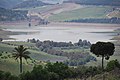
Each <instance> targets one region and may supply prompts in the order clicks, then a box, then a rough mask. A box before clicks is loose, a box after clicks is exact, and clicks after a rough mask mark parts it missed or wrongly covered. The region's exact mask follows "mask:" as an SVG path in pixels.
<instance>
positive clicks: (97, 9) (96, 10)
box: [49, 6, 112, 21]
mask: <svg viewBox="0 0 120 80" xmlns="http://www.w3.org/2000/svg"><path fill="white" fill-rule="evenodd" d="M110 10H112V7H108V6H90V7H84V8H81V9H77V10H73V11H68V12H62V13H59V14H56V15H53V16H51V17H49V20H51V21H66V20H73V19H80V18H81V19H83V18H106V15H107V13H108V12H109V11H110Z"/></svg>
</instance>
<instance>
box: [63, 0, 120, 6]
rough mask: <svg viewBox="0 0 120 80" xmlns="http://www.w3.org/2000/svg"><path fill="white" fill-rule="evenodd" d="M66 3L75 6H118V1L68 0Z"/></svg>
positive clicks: (119, 4)
mask: <svg viewBox="0 0 120 80" xmlns="http://www.w3.org/2000/svg"><path fill="white" fill-rule="evenodd" d="M66 2H73V3H77V4H84V5H110V6H120V0H68V1H64V3H66Z"/></svg>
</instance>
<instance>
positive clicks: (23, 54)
mask: <svg viewBox="0 0 120 80" xmlns="http://www.w3.org/2000/svg"><path fill="white" fill-rule="evenodd" d="M29 54H30V52H28V51H27V48H25V47H24V46H23V45H20V46H18V47H15V51H14V53H13V57H15V58H16V59H19V60H20V73H22V64H23V61H22V58H25V60H27V59H30V56H29Z"/></svg>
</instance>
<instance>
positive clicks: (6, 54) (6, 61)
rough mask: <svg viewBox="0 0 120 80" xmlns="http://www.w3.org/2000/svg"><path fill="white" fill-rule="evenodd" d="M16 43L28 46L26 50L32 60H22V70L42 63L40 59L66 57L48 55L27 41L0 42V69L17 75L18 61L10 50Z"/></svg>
mask: <svg viewBox="0 0 120 80" xmlns="http://www.w3.org/2000/svg"><path fill="white" fill-rule="evenodd" d="M18 45H24V46H25V47H27V48H29V49H28V51H29V52H30V53H31V54H30V57H31V58H32V60H28V63H27V62H26V61H25V60H24V61H23V66H24V67H23V70H24V71H28V70H29V71H30V70H32V68H33V67H34V65H35V64H43V63H44V62H43V63H42V62H40V61H51V62H56V61H63V60H66V59H67V58H66V57H59V56H55V55H50V54H47V53H45V52H40V51H39V50H38V49H37V48H36V47H35V44H34V43H27V42H5V43H0V70H2V71H9V72H11V73H12V74H15V75H18V74H19V62H18V61H17V60H15V59H14V58H12V52H13V50H14V47H17V46H18Z"/></svg>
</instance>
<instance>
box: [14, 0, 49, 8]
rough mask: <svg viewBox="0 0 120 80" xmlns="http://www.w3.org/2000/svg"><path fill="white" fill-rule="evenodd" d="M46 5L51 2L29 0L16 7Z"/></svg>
mask: <svg viewBox="0 0 120 80" xmlns="http://www.w3.org/2000/svg"><path fill="white" fill-rule="evenodd" d="M44 5H49V3H44V2H42V1H39V0H27V1H23V2H21V3H19V4H18V5H16V6H15V7H14V8H30V7H39V6H44Z"/></svg>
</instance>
